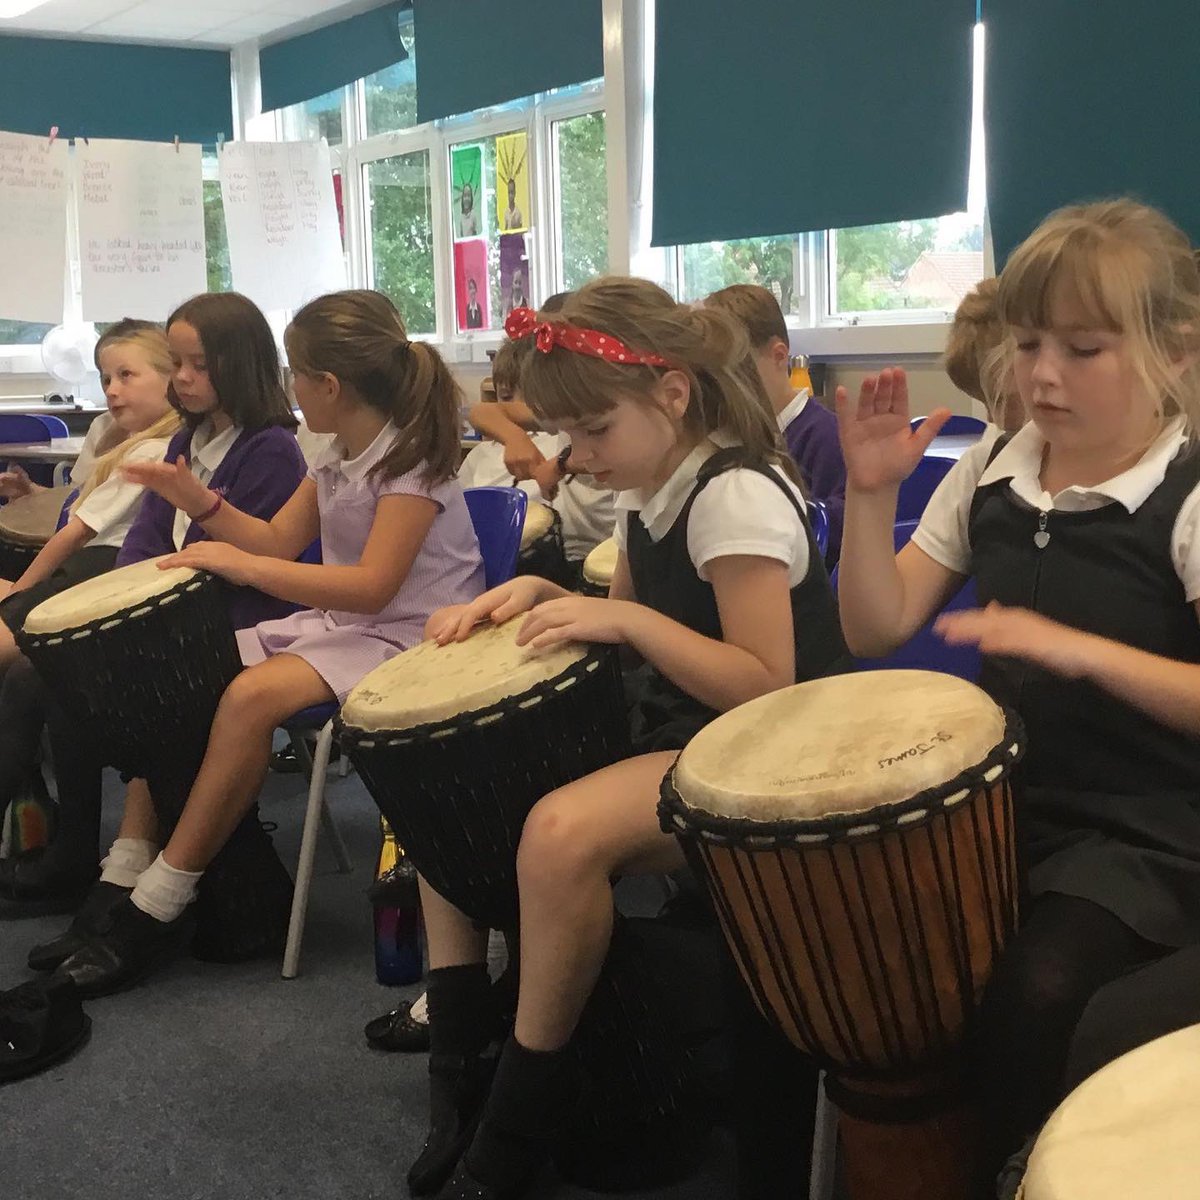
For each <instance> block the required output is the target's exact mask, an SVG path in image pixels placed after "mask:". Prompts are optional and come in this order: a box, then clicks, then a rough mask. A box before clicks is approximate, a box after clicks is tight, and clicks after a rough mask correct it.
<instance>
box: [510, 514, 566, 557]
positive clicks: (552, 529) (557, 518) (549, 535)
mask: <svg viewBox="0 0 1200 1200" xmlns="http://www.w3.org/2000/svg"><path fill="white" fill-rule="evenodd" d="M534 503H535V504H537V505H538V506H539V507H540V508H546V509H549V510H550V525H549V526H548V528H547V529H546V531H545V532H544V533H540V534H538V536H537V537H535V538H534V539H533V541H531V542H530V543H529V544H528V545H527V546H523V547H522V548H521V549H520V550H519V551H518V552H517V560H518V561H520V560H521V559H522V558H526V557H528V556H529V555H530V554H532V552H533V550H534V548H535V547H536V548H542V547H544V546H545V544H546V543H547V542H550V543H551V544H554V545H560V546H561V545H562V544H563V532H562V528H563V522H562V513H560V512H559V511H558V509H557V508H555V507H554V506H553V505H552V504H546V503H545V502H544V501H542V500H537V501H535V502H534Z"/></svg>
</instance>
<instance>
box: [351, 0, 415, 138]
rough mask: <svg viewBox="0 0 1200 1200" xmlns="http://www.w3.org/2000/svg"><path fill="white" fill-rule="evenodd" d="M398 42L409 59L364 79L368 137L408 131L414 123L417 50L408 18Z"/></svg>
mask: <svg viewBox="0 0 1200 1200" xmlns="http://www.w3.org/2000/svg"><path fill="white" fill-rule="evenodd" d="M400 40H401V41H402V42H403V43H404V48H405V50H407V51H408V58H406V59H405V60H404V62H400V63H396V65H395V66H392V67H388V68H386V69H385V70H383V71H377V72H376V73H375V74H374V75H368V76H367V77H366V78H365V79H364V80H363V98H364V101H365V103H366V109H367V134H368V136H369V135H370V134H373V133H391V132H392V131H393V130H395V129H411V128H412V126H414V125H415V124H416V123H417V51H416V40H415V39H414V37H413V27H412V18H411V17H410V18H409V19H408V21H407V22H406V23H404V24H402V25H401V26H400Z"/></svg>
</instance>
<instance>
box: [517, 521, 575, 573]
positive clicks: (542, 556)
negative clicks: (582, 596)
mask: <svg viewBox="0 0 1200 1200" xmlns="http://www.w3.org/2000/svg"><path fill="white" fill-rule="evenodd" d="M517 574H518V575H539V576H541V578H543V579H549V580H551V581H552V582H554V583H557V584H561V585H563V586H564V587H565V586H566V583H567V576H568V569H567V554H566V550H565V549H564V548H563V530H562V517H561V516H559V514H558V512H557V511H556V510H555V509H553V508H551V507H550V505H548V504H541V503H539V502H538V501H537V500H530V501H529V503H528V505H526V508H525V524H524V525H523V526H522V528H521V549H520V552H519V554H518V555H517Z"/></svg>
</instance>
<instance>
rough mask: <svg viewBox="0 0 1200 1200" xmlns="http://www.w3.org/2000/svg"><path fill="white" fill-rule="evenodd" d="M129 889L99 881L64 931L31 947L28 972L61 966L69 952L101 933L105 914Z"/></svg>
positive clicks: (80, 948) (70, 953)
mask: <svg viewBox="0 0 1200 1200" xmlns="http://www.w3.org/2000/svg"><path fill="white" fill-rule="evenodd" d="M132 890H133V889H132V888H125V887H118V886H117V885H116V884H115V883H105V882H104V880H100V881H99V882H97V883H96V885H95V886H94V887H93V888H92V890H91V891H90V892H88V894H87V898H86V899H85V900H84V902H83V904H82V905H81V906H80V909H79V911H78V912H77V913H76V914H75V919H74V920H73V921H72V922H71V924H70V925H69V926H68V927H67V928H66V930H65V931H64V932H62V933H60V934H59V935H58V937H56V938H53V939H52V940H51V941H49V942H43V943H42V944H41V945H40V946H34V948H33V949H32V950H30V952H29V958H28V959H27V960H26V961H27V962H28V964H29V969H30V970H31V971H53V970H54V969H55V968H56V967H60V966H61V965H62V964H63V963H64V962H66V961H67V959H68V958H70V957H71V955H72V954H74V953H76V951H79V950H82V949H83V948H84V946H85V945H87V943H88V940H89V939H90V938H92V937H95V936H96V935H97V934H100V933H102V932H103V930H104V928H105V927H106V920H107V917H108V914H109V913H110V912H111V911H112V910H113V909H114V908H115V907H116V906H117V905H118V904H120V902H121V901H122V900H124V899H125V897H126V896H128V895H129V894H130V892H131V891H132Z"/></svg>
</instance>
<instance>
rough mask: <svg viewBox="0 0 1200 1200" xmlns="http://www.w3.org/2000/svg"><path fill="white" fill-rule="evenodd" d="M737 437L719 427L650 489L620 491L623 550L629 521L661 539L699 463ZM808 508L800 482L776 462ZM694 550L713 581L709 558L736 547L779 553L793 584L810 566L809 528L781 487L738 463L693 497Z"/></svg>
mask: <svg viewBox="0 0 1200 1200" xmlns="http://www.w3.org/2000/svg"><path fill="white" fill-rule="evenodd" d="M734 444H735V443H734V442H733V441H732V440H731V439H729V438H727V437H725V436H723V435H722V434H720V433H717V434H714V435H712V436H711V437H710V438H708V439H706V440H705V441H703V442H701V443H700V445H699V446H697V447H696V449H695V450H693V451H692V452H691V454H689V455H688V456H687V458H685V459H684V460H683V462H681V463H680V464H679V466H678V467H676V468H675V471H674V472H673V473H672V475H671V477H670V478H669V479H668V480H667V481H666V483H664V484H663V485H662V487H660V488H659V489H658V491H656V492H653V493H651V494H649V495H647V494H646V493H645V492H643V491H642V490H641V489H639V488H633V489H630V490H629V491H624V492H618V493H617V499H616V505H615V507H616V512H617V524H616V528H615V529H614V530H613V537H614V538H615V540H616V543H617V546H618V547H619V548H620V549H621V550H624V549H625V546H626V530H627V526H628V522H629V521H631V520H637V519H639V518H637V517H636V516H635V515H634V514H635V513H638V512H640V513H641V517H640V520H641V522H642V524H643V525H644V526H645V528H646V532H647V533H648V534H649V535H650V539H651V541H655V542H657V541H661V540H662V538H663V537H665V536H666V535H667V533H669V532H670V530H671V527H672V526H673V525H674V524H675V522H676V520H678V518H679V514H680V513H681V512H682V511H683V506H684V504H686V503H687V498H688V496H690V495H691V493H692V489H693V488H694V487H695V486H696V478H697V476H698V475H699V474H700V468H701V467H702V466H703V465H704V464H705V463H706V462H707V461H708V460H709V458H711V457H712V456H713V455H714V454H715V453H716V452H717V451H718V450H720V449H724V448H725V447H727V446H731V445H734ZM771 469H772V470H773V471H775V473H776V475H778V476H779V479H780V481H781V482H782V483H783V485H784V487H786V488H787V489H788V491H789V492H791V494H792V495H793V496H794V497H795V498H796V503H797V504H798V505H800V506H801V511H804V508H803V506H804V497H803V495H802V493H801V491H800V489H799V488H798V487H797V486H796V485H795V484H794V483H792V481H791V480H790V479H788V478H787V477H786V476H785V475H784V474H783V473H782V472H780V471H778V470H776V469H775V468H774V467H772V468H771ZM687 545H688V556H689V557H690V558H691V560H692V565H693V566H694V567H695V568H696V574H697V575H699V576H700V578H701V579H703V580H704V581H705V582H706V583H707V582H709V577H708V564H709V563H710V562H712V561H713V560H714V559H717V558H728V557H729V556H730V555H734V554H747V555H754V556H757V557H760V558H773V559H775V560H776V561H778V562H781V563H783V564H784V565H785V566H786V567H787V569H788V586H789V587H795V586H796V585H797V584H798V583H800V582H802V581H803V579H804V577H805V575H807V574H808V532H807V530H806V528H805V526H804V524H803V522H802V521H801V519H800V516H799V514H798V513H797V512H796V509H795V508H794V507H793V506H792V504H791V503H790V502H789V501H788V498H787V496H785V495H784V494H783V491H782V490H781V489H780V488H779V487H778V486H777V485H776V484H774V483H772V482H771V481H770V480H769V479H767V478H765V477H764V476H763V475H762V474H760V473H759V472H758V471H754V470H751V469H750V468H749V467H734V468H732V469H731V470H728V471H724V472H722V473H721V474H720V475H718V476H717V477H716V478H715V479H713V480H711V481H710V482H709V483H708V485H707V486H706V487H705V488H704V490H703V491H702V492H701V493H700V495H699V496H697V497H696V502H695V504H693V505H692V512H691V516H690V518H689V519H688V528H687Z"/></svg>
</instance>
